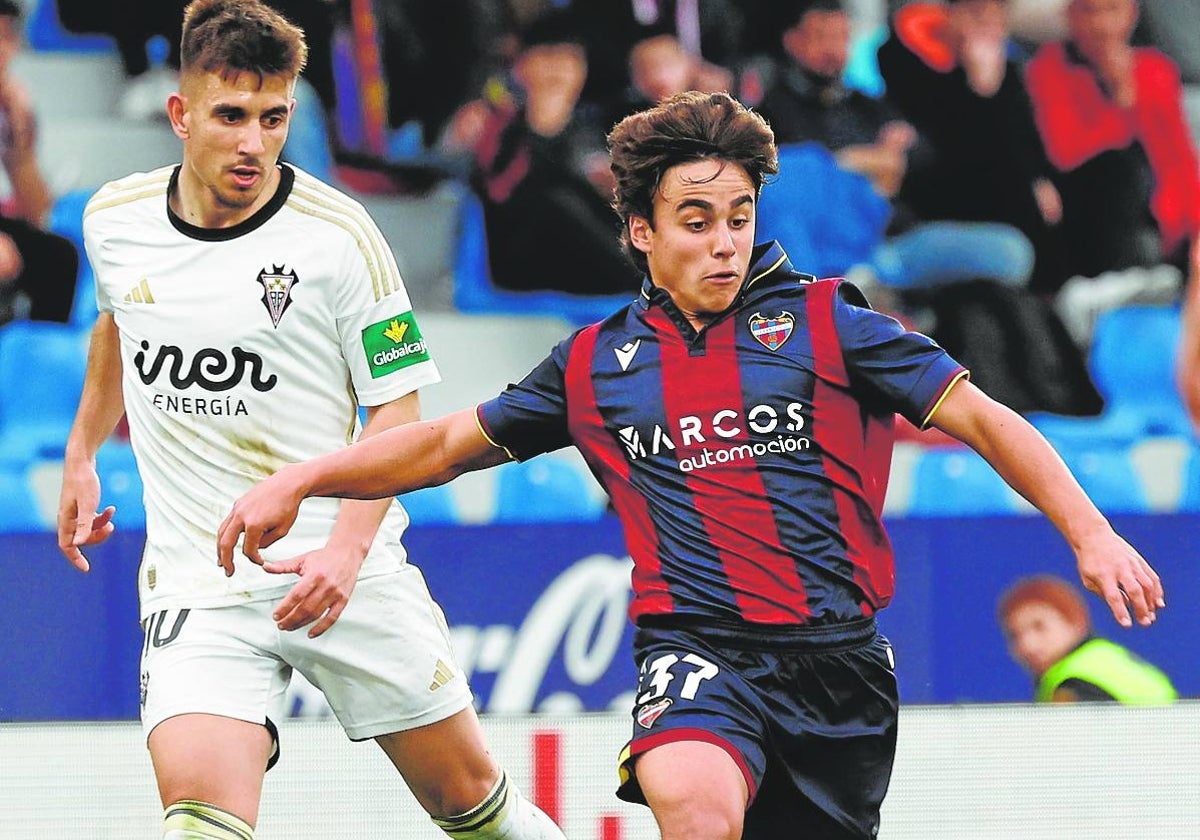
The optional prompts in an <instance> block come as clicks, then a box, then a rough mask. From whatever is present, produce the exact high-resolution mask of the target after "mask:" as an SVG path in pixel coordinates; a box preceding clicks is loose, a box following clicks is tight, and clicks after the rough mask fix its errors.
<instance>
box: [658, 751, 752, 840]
mask: <svg viewBox="0 0 1200 840" xmlns="http://www.w3.org/2000/svg"><path fill="white" fill-rule="evenodd" d="M637 779H638V783H639V785H640V786H641V790H642V793H643V795H644V796H645V798H646V804H647V805H649V806H650V810H651V811H652V812H653V813H654V818H655V820H656V821H657V822H658V827H659V831H660V832H661V834H662V836H663V840H673V838H688V840H699V838H738V837H741V836H742V821H743V817H744V815H745V812H746V803H747V801H748V799H749V796H750V791H749V788H748V787H747V784H746V778H745V776H744V775H743V774H742V770H741V768H740V767H739V766H738V764H737V762H736V761H734V759H733V758H732V757H731V756H730V755H729V753H728V752H727V751H726V750H725V749H723V748H722V747H719V746H717V745H715V744H711V743H708V742H706V741H686V740H685V741H672V742H669V743H665V744H662V745H660V746H657V747H654V748H653V749H651V750H649V751H647V752H646V753H645V754H643V755H642V756H641V757H640V758H639V759H638V761H637Z"/></svg>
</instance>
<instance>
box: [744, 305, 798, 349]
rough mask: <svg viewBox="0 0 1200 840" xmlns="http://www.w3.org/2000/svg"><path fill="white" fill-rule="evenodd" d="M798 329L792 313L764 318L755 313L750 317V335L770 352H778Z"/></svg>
mask: <svg viewBox="0 0 1200 840" xmlns="http://www.w3.org/2000/svg"><path fill="white" fill-rule="evenodd" d="M795 327H796V319H795V318H794V317H793V316H792V313H790V312H780V313H779V314H778V315H772V316H770V317H769V318H764V317H763V316H762V315H760V314H759V313H757V312H755V313H754V314H753V315H751V316H750V335H752V336H754V337H755V339H757V340H758V343H759V344H761V345H762V346H763V347H766V348H767V349H768V350H778V349H779V348H780V347H782V346H783V343H784V342H785V341H787V340H788V339H789V338H791V337H792V330H793V329H795Z"/></svg>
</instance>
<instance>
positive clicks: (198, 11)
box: [180, 0, 308, 80]
mask: <svg viewBox="0 0 1200 840" xmlns="http://www.w3.org/2000/svg"><path fill="white" fill-rule="evenodd" d="M307 60H308V44H307V43H306V42H305V40H304V32H303V30H301V29H300V27H298V26H296V25H294V24H293V23H291V22H290V21H288V20H287V18H285V17H284V16H283V15H281V14H279V13H278V12H276V11H275V10H274V9H272V8H271V7H270V6H267V5H265V4H263V3H260V2H258V0H194V2H192V3H190V4H188V7H187V9H186V10H185V11H184V17H183V40H182V42H181V45H180V69H181V71H182V72H184V73H188V72H197V71H198V72H202V73H221V74H225V73H229V72H237V71H248V72H251V73H257V74H258V75H259V77H262V76H286V77H288V78H289V79H293V80H294V79H295V78H296V77H297V76H299V75H300V71H301V70H303V69H304V64H305V62H306V61H307Z"/></svg>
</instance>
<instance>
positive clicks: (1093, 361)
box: [1029, 306, 1192, 447]
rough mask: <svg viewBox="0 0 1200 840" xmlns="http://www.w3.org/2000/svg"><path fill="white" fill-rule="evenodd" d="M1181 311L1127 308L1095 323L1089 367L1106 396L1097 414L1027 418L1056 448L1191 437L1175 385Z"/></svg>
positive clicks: (1111, 313)
mask: <svg viewBox="0 0 1200 840" xmlns="http://www.w3.org/2000/svg"><path fill="white" fill-rule="evenodd" d="M1179 330H1180V315H1179V308H1178V307H1176V306H1126V307H1122V308H1120V309H1113V310H1109V311H1108V312H1105V313H1103V314H1102V315H1100V317H1099V318H1098V319H1097V321H1096V328H1095V332H1094V334H1093V339H1092V348H1091V351H1090V352H1089V355H1088V365H1089V367H1090V369H1091V373H1092V379H1093V381H1095V383H1096V388H1097V390H1099V391H1100V394H1101V395H1102V396H1103V397H1104V400H1105V406H1104V411H1103V412H1102V413H1101V414H1100V416H1098V417H1061V416H1058V415H1053V414H1042V413H1035V414H1031V415H1030V416H1029V420H1030V422H1032V423H1033V424H1034V425H1035V426H1037V428H1038V429H1039V430H1040V431H1041V432H1042V434H1044V435H1046V437H1048V438H1050V440H1051V442H1053V443H1055V445H1056V446H1064V447H1066V446H1071V445H1072V443H1073V442H1087V441H1108V442H1110V443H1115V444H1129V443H1133V442H1135V441H1137V440H1139V439H1141V438H1144V437H1148V436H1182V437H1190V436H1191V434H1192V427H1191V423H1190V421H1189V420H1188V417H1187V413H1186V411H1185V410H1184V408H1183V403H1182V401H1181V400H1180V398H1179V392H1178V390H1177V389H1176V386H1175V371H1174V363H1175V353H1176V347H1177V346H1178V343H1179Z"/></svg>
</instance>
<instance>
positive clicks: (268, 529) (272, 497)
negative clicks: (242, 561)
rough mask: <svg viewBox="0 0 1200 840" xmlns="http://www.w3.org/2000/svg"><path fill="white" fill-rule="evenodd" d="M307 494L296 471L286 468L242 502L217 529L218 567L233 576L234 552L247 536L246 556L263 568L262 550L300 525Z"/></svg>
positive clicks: (237, 504) (243, 549)
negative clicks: (303, 503)
mask: <svg viewBox="0 0 1200 840" xmlns="http://www.w3.org/2000/svg"><path fill="white" fill-rule="evenodd" d="M303 500H304V491H303V489H302V487H301V486H300V483H299V482H298V481H296V480H295V478H294V475H293V469H292V467H284V468H283V469H281V470H280V471H279V472H277V473H275V475H273V476H271V477H270V478H267V479H264V480H263V481H260V482H259V483H258V484H256V485H255V486H254V487H253V488H252V489H251V490H250V492H248V493H247V494H246V495H244V496H242V497H241V498H240V499H238V500H237V501H236V502H235V503H234V505H233V509H232V510H231V511H230V512H229V515H228V516H226V517H225V521H224V522H222V523H221V527H220V528H219V529H217V565H219V566H220V567H221V568H222V569H224V570H225V575H226V577H231V576H232V575H233V550H234V548H236V547H237V543H238V538H239V537H241V536H242V535H243V534H244V535H245V538H244V539H243V540H242V554H243V555H245V556H246V557H248V558H249V559H250V560H252V561H253V562H255V563H257V564H258V565H260V566H261V565H263V558H262V555H261V554H259V550H260V549H263V548H266V547H267V546H269V545H271V544H272V543H274V542H275V541H276V540H278V539H281V538H282V537H284V536H285V535H286V534H287V532H288V531H290V530H291V529H292V525H293V524H294V523H295V522H296V515H297V513H298V512H299V510H300V502H302V501H303Z"/></svg>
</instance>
